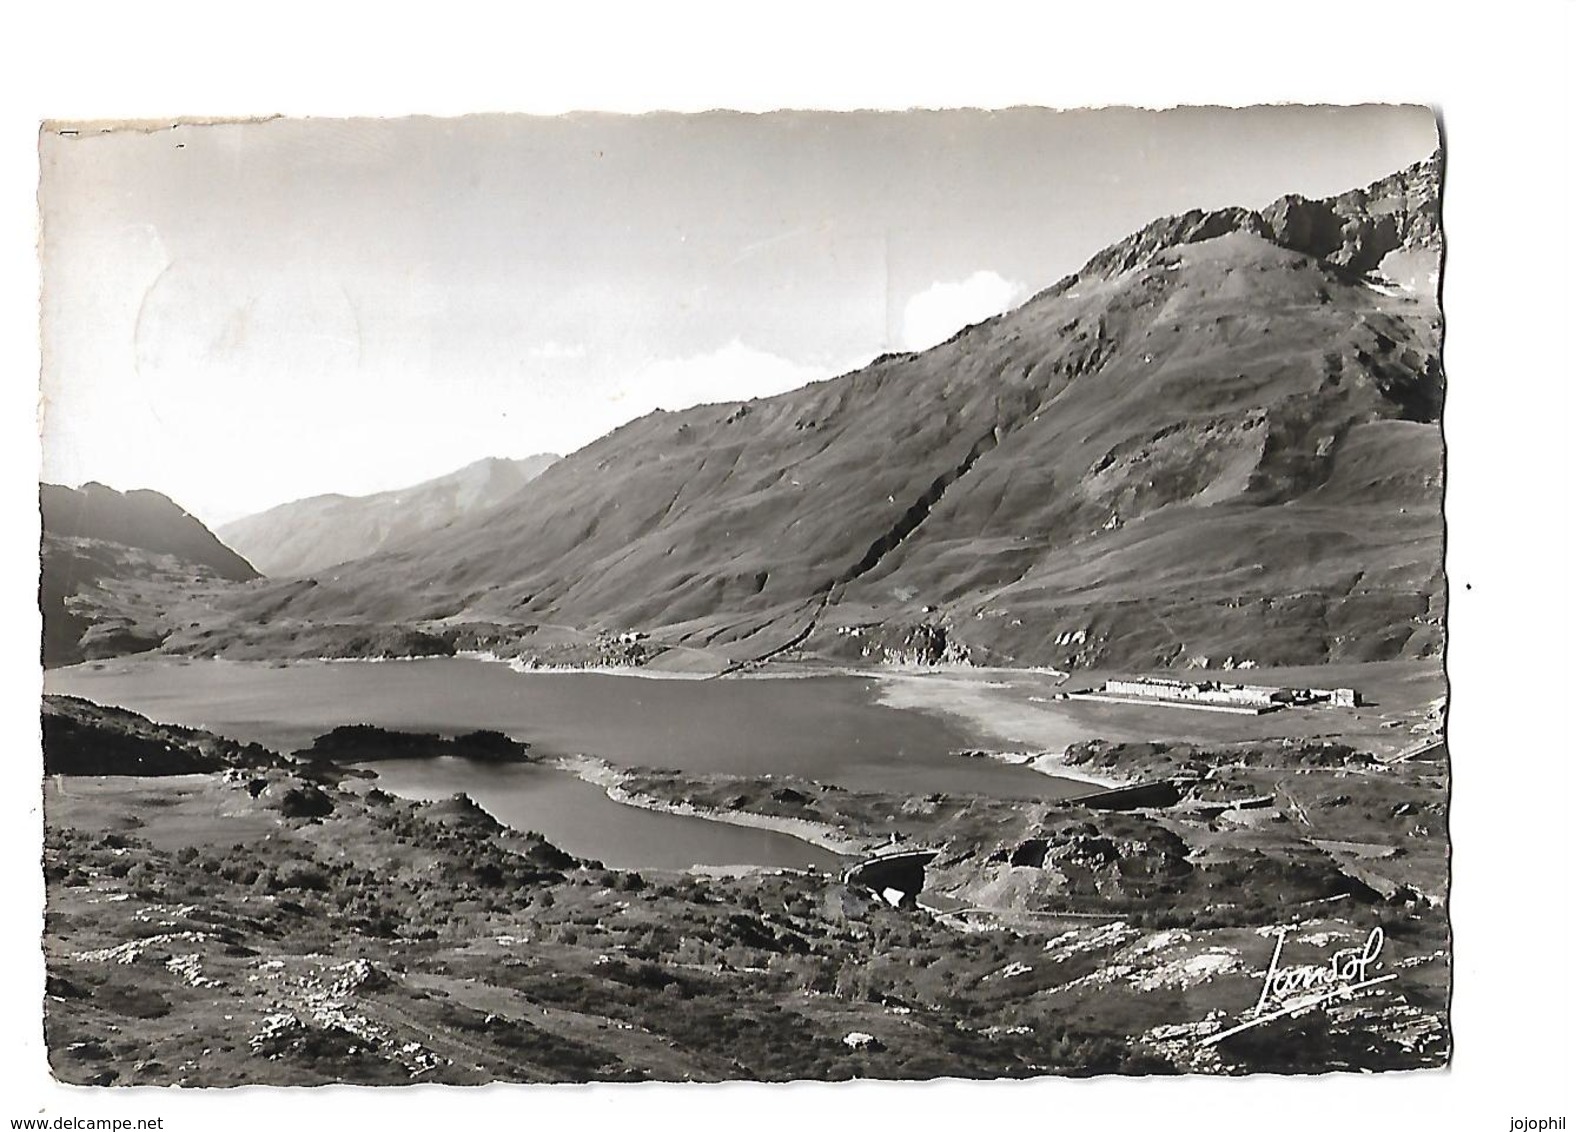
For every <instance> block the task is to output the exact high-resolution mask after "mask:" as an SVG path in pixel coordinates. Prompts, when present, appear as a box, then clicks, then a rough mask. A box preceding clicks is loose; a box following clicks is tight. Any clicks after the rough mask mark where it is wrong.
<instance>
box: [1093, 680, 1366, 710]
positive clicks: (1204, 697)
mask: <svg viewBox="0 0 1576 1132" xmlns="http://www.w3.org/2000/svg"><path fill="white" fill-rule="evenodd" d="M1069 698H1070V699H1091V700H1112V701H1118V702H1121V701H1142V702H1145V703H1157V704H1172V705H1175V706H1177V707H1196V708H1202V709H1206V710H1214V711H1232V712H1240V713H1243V714H1252V715H1262V714H1263V713H1264V712H1267V711H1275V710H1277V709H1279V708H1283V707H1311V706H1314V705H1316V704H1317V705H1327V706H1329V707H1345V708H1355V707H1358V706H1359V705H1361V703H1362V697H1361V696H1360V695H1359V694H1358V693H1357V691H1356V690H1355V689H1352V688H1281V687H1275V686H1273V685H1268V684H1225V683H1222V682H1221V681H1219V680H1171V679H1166V678H1163V677H1147V676H1145V677H1134V678H1131V679H1121V680H1107V681H1106V682H1105V683H1104V684H1102V685H1101V686H1100V687H1099V688H1098V689H1096V690H1094V691H1092V692H1072V693H1069Z"/></svg>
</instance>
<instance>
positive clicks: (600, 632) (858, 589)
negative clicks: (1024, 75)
mask: <svg viewBox="0 0 1576 1132" xmlns="http://www.w3.org/2000/svg"><path fill="white" fill-rule="evenodd" d="M1440 172H1441V160H1440V157H1439V155H1438V154H1436V155H1435V156H1434V157H1433V158H1431V159H1429V160H1427V161H1424V162H1420V163H1419V164H1417V165H1415V166H1413V167H1411V168H1409V169H1406V170H1403V171H1401V172H1400V173H1397V174H1395V175H1394V176H1391V177H1387V178H1385V179H1383V180H1381V181H1378V182H1376V183H1375V184H1373V185H1370V186H1368V187H1366V188H1364V189H1361V190H1356V191H1354V192H1350V193H1346V194H1343V195H1341V196H1339V197H1335V198H1331V199H1329V200H1322V201H1309V200H1304V199H1302V198H1300V197H1286V198H1283V199H1282V200H1279V201H1276V202H1274V203H1273V204H1271V205H1269V206H1268V207H1266V208H1263V209H1260V210H1251V209H1244V208H1232V209H1223V210H1219V211H1214V212H1202V211H1199V212H1191V213H1188V214H1186V215H1183V216H1178V217H1167V218H1164V219H1161V220H1157V221H1155V222H1154V223H1152V224H1150V225H1148V226H1147V227H1145V228H1144V229H1142V230H1141V231H1139V232H1137V233H1135V234H1133V235H1132V236H1131V237H1129V238H1128V239H1126V240H1123V241H1121V242H1120V243H1118V244H1115V245H1113V246H1112V247H1110V248H1107V249H1105V250H1104V251H1101V252H1100V253H1098V254H1097V255H1095V256H1094V257H1093V258H1092V259H1091V260H1090V261H1089V263H1088V264H1087V265H1086V266H1085V267H1084V268H1083V269H1082V270H1081V271H1079V272H1078V273H1077V274H1075V275H1072V276H1070V277H1068V278H1066V279H1063V280H1062V281H1061V282H1059V283H1057V284H1056V285H1055V286H1053V287H1051V288H1049V289H1048V290H1046V291H1043V292H1041V293H1040V294H1038V295H1036V296H1035V297H1034V298H1032V299H1030V300H1029V301H1028V302H1026V303H1025V304H1024V305H1023V306H1021V307H1019V308H1018V309H1016V310H1014V311H1011V312H1009V313H1007V314H1004V315H1001V316H998V317H995V318H992V319H989V320H987V321H985V322H982V323H979V324H977V325H974V326H971V327H968V328H966V329H964V330H963V331H961V332H960V333H958V334H957V335H956V336H954V337H953V338H952V339H951V340H950V341H948V342H945V343H942V344H941V345H939V346H937V347H935V348H933V349H931V350H927V351H925V352H923V353H919V354H895V355H887V356H884V357H881V358H878V359H876V360H875V361H874V362H872V363H871V364H870V365H869V366H867V367H865V368H863V369H861V370H859V371H857V372H854V373H850V374H846V375H844V376H842V377H839V378H836V379H833V380H830V381H824V382H820V383H818V384H815V385H811V386H808V387H805V388H803V389H799V390H795V391H793V392H790V393H785V394H782V395H780V396H776V397H772V398H768V399H763V400H757V401H752V402H748V403H741V404H729V405H704V406H699V407H696V408H693V409H689V410H686V411H684V412H657V413H653V414H651V415H649V416H646V417H643V418H641V419H640V420H637V421H634V422H632V423H630V424H628V425H626V426H624V427H622V428H620V429H618V430H617V431H615V432H613V433H611V434H609V435H607V436H605V437H603V438H601V439H600V440H598V441H596V442H594V443H593V444H591V445H589V446H587V447H586V448H584V449H582V450H580V451H578V452H576V453H574V454H573V455H571V456H569V457H567V458H565V459H563V460H561V461H559V462H558V463H556V464H554V465H553V466H552V467H551V468H549V469H548V470H547V471H546V472H545V473H543V475H542V476H541V477H540V479H539V480H538V481H537V482H536V483H535V484H533V486H532V489H531V490H530V492H529V499H528V502H527V501H526V500H523V499H522V500H521V501H519V503H518V504H516V505H504V506H499V507H496V508H494V509H492V510H489V511H486V512H481V513H477V514H474V515H471V516H468V517H466V518H462V519H461V520H459V521H457V522H455V523H453V524H451V525H450V526H448V527H446V528H444V529H443V530H442V531H441V532H438V533H436V534H429V535H426V536H419V537H416V538H413V539H411V540H409V541H408V542H406V543H404V544H403V545H401V546H400V547H398V548H393V549H389V550H387V551H385V552H383V553H381V554H377V555H373V556H370V557H367V558H363V559H360V560H358V561H356V562H353V563H349V564H347V565H345V566H343V567H341V568H339V569H337V570H335V571H334V572H333V574H332V576H328V575H323V574H320V575H319V576H318V577H316V578H314V579H309V580H304V581H301V582H297V583H292V584H289V585H287V586H273V587H265V588H264V589H263V590H261V591H258V592H256V593H249V594H247V595H243V596H244V598H245V601H244V602H243V603H242V604H240V605H237V606H234V607H233V608H231V610H230V613H231V615H232V616H233V617H234V618H235V622H234V624H233V625H232V627H231V629H230V631H229V634H228V635H227V636H226V635H221V636H220V637H218V638H210V639H208V640H206V641H204V642H201V643H199V642H196V641H188V642H182V641H180V640H176V641H174V642H172V645H173V647H175V648H177V649H183V648H185V649H190V650H193V651H198V650H201V649H207V648H213V647H217V648H218V651H222V652H225V653H227V654H229V655H281V654H283V655H296V654H298V653H299V650H300V649H301V648H305V647H308V646H306V645H303V644H301V643H300V642H301V641H306V640H310V646H309V647H310V649H313V650H321V649H323V648H324V647H325V639H326V637H325V634H326V635H327V637H332V636H334V635H335V634H344V633H350V632H354V633H355V634H357V635H358V636H359V638H364V637H365V636H366V634H367V633H368V632H387V631H389V630H390V627H392V626H412V625H413V626H418V627H419V628H420V629H421V631H422V632H426V633H430V634H433V635H435V636H436V637H437V638H440V639H442V640H444V641H446V642H447V643H448V645H449V646H450V647H486V648H492V649H494V650H496V651H500V652H513V653H519V654H523V655H530V656H536V657H539V658H541V659H576V657H577V656H578V658H579V659H596V658H597V657H598V656H602V657H603V658H604V659H605V646H606V644H607V642H608V641H609V640H613V641H618V642H620V645H621V646H622V644H623V643H624V642H637V643H636V644H633V645H631V646H630V648H629V649H627V650H622V651H623V652H624V654H625V656H624V658H625V659H629V660H636V661H639V660H646V661H649V662H651V663H656V664H658V665H673V666H690V665H694V666H699V667H707V666H713V667H721V666H726V665H729V664H737V663H740V662H744V661H747V660H751V659H759V658H762V657H766V656H770V655H773V654H776V653H779V652H783V651H787V650H797V651H799V652H803V653H810V654H813V655H818V656H822V657H828V658H839V659H847V660H859V659H889V660H890V659H910V660H921V661H929V660H937V659H963V658H967V659H970V660H973V661H975V662H979V663H995V664H1006V665H1029V664H1036V665H1038V664H1054V665H1057V666H1074V667H1094V666H1102V665H1103V666H1133V667H1136V666H1142V667H1151V666H1184V665H1211V666H1221V665H1228V664H1229V666H1236V665H1239V664H1242V663H1244V662H1252V663H1255V664H1267V663H1314V662H1322V661H1327V660H1335V659H1352V660H1368V659H1384V658H1391V657H1403V656H1405V657H1413V656H1428V655H1435V654H1437V653H1438V651H1439V650H1440V648H1441V647H1442V603H1443V595H1444V587H1443V574H1442V538H1443V523H1442V518H1441V502H1442V475H1443V443H1442V436H1441V430H1440V425H1439V419H1440V411H1441V406H1442V400H1443V390H1444V379H1443V373H1442V369H1441V362H1440V342H1441V334H1442V319H1441V313H1440V310H1439V306H1438V302H1437V295H1436V289H1437V280H1438V271H1439V264H1440V255H1441V250H1442V236H1441V232H1440V226H1439V184H1440ZM247 603H251V604H247ZM264 621H266V624H265V623H263V622H264ZM641 634H644V635H645V636H641ZM577 642H578V644H577ZM577 648H578V649H579V650H580V652H579V653H578V654H577V653H576V649H577ZM555 650H557V651H555ZM588 650H589V651H588Z"/></svg>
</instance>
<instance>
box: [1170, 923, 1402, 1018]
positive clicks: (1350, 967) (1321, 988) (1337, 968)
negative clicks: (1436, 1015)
mask: <svg viewBox="0 0 1576 1132" xmlns="http://www.w3.org/2000/svg"><path fill="white" fill-rule="evenodd" d="M1285 948H1286V929H1285V928H1278V929H1276V932H1275V953H1274V954H1273V955H1271V956H1270V966H1269V970H1268V971H1266V972H1265V973H1264V988H1263V989H1262V990H1261V991H1260V992H1259V1001H1258V1003H1257V1005H1255V1006H1254V1008H1253V1010H1252V1012H1251V1013H1250V1014H1249V1015H1248V1018H1247V1020H1246V1021H1244V1022H1241V1023H1239V1024H1238V1025H1236V1026H1233V1027H1232V1028H1231V1029H1229V1030H1222V1031H1221V1032H1220V1033H1218V1034H1211V1035H1210V1036H1209V1037H1207V1038H1205V1039H1204V1040H1203V1041H1202V1042H1200V1043H1199V1044H1200V1045H1206V1046H1208V1045H1214V1044H1215V1043H1216V1042H1218V1041H1221V1040H1223V1039H1225V1038H1229V1037H1231V1036H1232V1035H1233V1034H1240V1033H1242V1031H1244V1030H1251V1029H1252V1028H1253V1027H1255V1026H1262V1025H1264V1024H1265V1023H1266V1022H1273V1021H1275V1020H1276V1019H1277V1018H1286V1017H1290V1016H1293V1015H1297V1014H1302V1013H1304V1012H1305V1011H1308V1010H1312V1009H1313V1008H1314V1007H1316V1006H1322V1005H1323V1004H1324V1003H1326V1002H1331V1001H1334V1000H1337V999H1347V998H1350V997H1352V995H1354V994H1356V993H1357V992H1358V991H1363V990H1367V989H1368V988H1370V987H1375V986H1378V985H1379V984H1380V983H1387V982H1389V981H1390V980H1391V979H1393V978H1395V977H1396V976H1395V975H1394V974H1389V975H1375V974H1374V971H1375V969H1376V968H1377V966H1378V963H1379V952H1380V951H1381V950H1383V948H1384V929H1383V928H1379V927H1376V928H1374V930H1373V931H1371V932H1369V933H1368V938H1367V939H1366V940H1365V941H1364V942H1363V944H1362V946H1361V947H1343V948H1341V949H1340V950H1339V951H1337V952H1335V953H1334V954H1332V955H1331V956H1330V961H1329V962H1328V963H1327V964H1325V965H1323V966H1310V967H1282V966H1281V954H1282V952H1283V951H1284V950H1285Z"/></svg>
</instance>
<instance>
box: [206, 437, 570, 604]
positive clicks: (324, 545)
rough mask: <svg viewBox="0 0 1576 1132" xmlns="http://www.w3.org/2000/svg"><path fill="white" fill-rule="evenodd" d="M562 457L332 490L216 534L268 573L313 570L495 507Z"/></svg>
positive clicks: (488, 463)
mask: <svg viewBox="0 0 1576 1132" xmlns="http://www.w3.org/2000/svg"><path fill="white" fill-rule="evenodd" d="M557 459H558V457H557V456H556V455H553V454H550V453H541V454H538V455H535V456H527V457H524V458H523V459H519V460H508V459H504V458H501V457H497V456H489V457H486V458H484V459H481V460H477V461H474V462H472V463H470V464H467V465H466V466H465V467H463V468H459V469H457V470H455V471H453V472H449V473H447V474H445V475H442V476H436V477H434V478H433V479H430V480H423V481H422V482H420V483H416V484H411V485H410V486H408V487H402V488H396V489H394V490H391V491H380V492H375V493H373V494H370V495H344V494H340V493H329V494H324V495H314V496H308V497H306V498H304V499H296V500H292V501H290V502H288V503H281V504H279V505H277V506H275V507H270V508H268V509H267V510H265V511H259V512H257V513H256V514H253V515H247V516H244V517H243V518H240V519H235V520H233V521H231V522H229V523H225V524H224V525H223V526H221V527H220V528H219V533H220V535H221V536H222V537H223V538H224V539H225V540H226V541H228V542H230V543H231V544H232V545H234V546H236V547H238V548H240V549H241V550H242V551H243V552H244V553H246V554H247V555H248V557H249V558H251V560H252V561H253V562H255V563H256V564H257V566H258V568H259V569H260V570H262V572H263V573H264V574H266V575H268V576H270V577H295V576H299V575H302V574H310V573H312V572H314V571H317V570H322V569H325V568H327V567H330V566H335V565H338V564H340V563H342V562H346V561H349V560H351V559H355V558H361V557H365V556H366V555H368V554H375V553H377V552H378V551H381V550H384V549H388V548H392V547H397V546H399V545H401V544H402V543H404V542H406V541H409V540H410V539H412V538H417V537H419V536H421V535H423V534H426V533H428V532H430V531H434V530H438V529H440V528H442V527H444V526H446V525H447V524H449V523H451V522H453V521H455V520H456V519H458V518H460V517H461V516H463V515H466V514H468V513H471V512H474V511H480V510H484V509H486V508H488V507H492V506H496V505H497V504H499V503H502V502H503V501H504V500H506V499H508V498H509V497H510V496H511V495H513V494H514V493H515V492H517V491H518V490H519V489H520V488H522V487H524V486H525V485H526V484H527V483H529V482H530V481H531V480H533V479H535V478H536V477H537V476H538V475H540V474H541V473H542V472H543V471H545V470H546V469H547V468H548V467H550V466H551V465H552V464H553V462H554V461H556V460H557Z"/></svg>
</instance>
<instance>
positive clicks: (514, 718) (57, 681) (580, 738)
mask: <svg viewBox="0 0 1576 1132" xmlns="http://www.w3.org/2000/svg"><path fill="white" fill-rule="evenodd" d="M44 686H45V689H46V690H47V691H49V692H59V693H64V694H68V695H76V696H83V697H85V698H87V699H90V700H93V701H95V702H97V703H101V704H109V705H114V706H118V707H124V708H129V709H130V710H132V711H136V712H140V713H142V714H143V715H146V716H148V717H149V718H150V719H154V720H157V721H159V722H162V723H172V724H181V725H185V726H190V727H201V728H205V729H207V730H210V731H213V732H216V733H218V734H220V735H225V736H228V737H230V738H233V739H236V740H240V741H243V742H257V743H261V744H263V745H264V746H267V747H271V748H273V749H275V750H280V751H291V750H296V749H299V748H302V747H305V746H307V745H308V744H309V743H310V742H311V740H312V739H313V738H314V737H316V736H317V735H320V734H322V733H323V732H325V731H328V730H330V729H331V728H333V727H336V726H339V725H341V724H346V723H371V724H376V725H378V726H381V727H388V728H394V729H401V730H417V731H439V732H443V733H446V734H453V733H457V732H462V731H469V730H475V729H478V728H487V729H491V730H497V731H502V732H505V733H507V734H509V735H512V736H514V737H515V738H517V739H521V740H524V741H526V742H529V743H530V744H532V748H533V751H534V752H535V753H537V754H541V755H546V756H552V755H565V754H580V753H585V754H591V755H595V756H598V757H600V758H603V759H606V760H607V761H609V762H612V763H615V764H617V765H621V766H652V767H670V768H674V769H678V770H683V771H689V772H691V773H696V774H736V775H744V776H752V777H753V776H760V775H773V774H775V775H797V776H801V777H805V778H811V779H815V780H817V781H820V782H829V783H835V784H837V785H840V786H844V787H847V788H849V789H854V790H878V791H888V792H897V793H902V794H911V795H924V794H930V793H950V794H968V793H974V794H984V795H990V796H994V797H1003V798H1056V797H1065V796H1067V795H1069V794H1074V793H1079V792H1082V791H1084V790H1086V789H1087V787H1086V786H1084V785H1082V784H1080V783H1076V782H1070V781H1066V780H1061V779H1055V778H1050V777H1048V776H1046V775H1042V774H1037V773H1035V772H1034V771H1031V770H1027V769H1024V768H1022V767H1013V766H1007V765H1004V764H1001V763H998V762H994V761H992V760H988V759H963V758H959V757H958V756H957V755H954V754H952V753H951V752H952V751H954V750H956V749H958V748H961V747H969V746H978V745H982V744H983V743H985V742H986V740H985V739H984V738H983V737H982V736H981V735H979V734H978V733H977V732H975V731H974V730H972V729H971V728H970V727H969V726H968V725H966V724H965V723H963V722H957V721H953V720H950V719H947V718H944V717H938V716H935V715H932V714H929V713H926V712H921V711H915V710H905V709H900V708H895V707H888V706H885V705H883V704H881V703H879V702H878V701H877V697H876V688H875V686H874V681H872V680H871V679H869V678H865V677H858V676H844V675H837V676H812V677H800V678H791V679H731V680H666V679H650V678H644V677H636V676H622V675H609V674H603V673H539V672H529V673H519V672H515V671H513V670H512V669H510V668H509V667H508V666H506V665H501V664H490V663H486V662H483V661H477V660H468V659H463V658H452V659H451V658H442V659H431V660H417V661H398V662H388V663H381V664H364V663H363V664H356V663H332V662H324V661H307V662H299V663H290V664H263V663H238V662H233V661H215V660H195V661H183V660H169V659H162V658H161V659H152V658H145V659H140V660H138V659H132V660H116V661H102V662H93V663H89V664H83V665H76V666H74V667H71V668H61V669H54V670H51V671H49V672H47V673H45V678H44ZM376 769H377V772H378V774H379V777H380V781H381V784H382V785H383V786H384V787H385V788H386V789H388V790H390V791H391V792H394V793H397V794H401V795H403V796H405V797H410V798H417V799H433V798H441V797H447V796H449V795H452V794H454V793H456V792H461V791H463V792H464V793H466V794H469V795H470V796H471V797H472V798H473V799H475V800H476V801H477V802H478V803H479V804H480V805H481V806H483V807H484V808H485V809H486V810H487V811H488V812H489V813H491V814H492V815H493V816H494V817H496V818H497V819H498V820H499V821H502V822H504V823H505V824H507V825H510V826H513V827H515V828H517V829H526V830H536V831H537V832H539V833H541V834H543V835H544V836H546V837H547V838H548V840H549V841H552V842H553V843H554V844H557V845H559V846H561V847H562V848H564V849H566V850H568V851H569V852H571V853H574V854H575V855H576V856H582V857H591V858H595V859H598V860H601V861H603V862H605V863H606V864H609V865H614V866H619V867H624V868H687V867H689V866H691V865H696V864H702V865H766V866H772V867H779V868H783V867H786V868H803V867H805V866H807V865H811V864H814V865H816V866H817V867H818V868H826V869H835V868H837V867H838V865H839V862H840V860H841V859H840V858H838V857H837V856H835V855H834V854H832V853H829V852H827V851H825V850H823V849H819V848H817V847H815V846H812V845H809V844H807V843H805V842H802V841H799V840H798V839H797V838H793V837H790V836H788V835H786V834H782V833H775V832H770V831H765V830H754V829H746V828H742V827H739V826H732V825H727V824H724V823H721V822H714V821H708V820H705V819H703V818H694V817H681V816H678V815H674V814H663V813H655V812H652V811H647V810H641V809H637V808H634V807H630V806H624V805H621V804H619V803H617V802H614V801H612V800H611V799H609V798H608V797H607V795H606V794H605V793H604V792H603V791H602V790H601V789H600V788H598V787H596V786H593V785H591V784H589V783H586V782H583V781H581V780H580V779H578V778H575V777H574V776H572V775H569V774H567V773H564V772H561V771H558V770H556V769H553V768H550V767H545V766H532V765H508V766H493V765H485V764H478V763H471V762H466V761H465V760H460V759H431V760H397V761H389V762H381V763H378V764H376Z"/></svg>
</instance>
